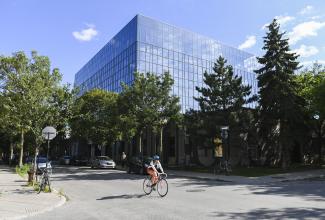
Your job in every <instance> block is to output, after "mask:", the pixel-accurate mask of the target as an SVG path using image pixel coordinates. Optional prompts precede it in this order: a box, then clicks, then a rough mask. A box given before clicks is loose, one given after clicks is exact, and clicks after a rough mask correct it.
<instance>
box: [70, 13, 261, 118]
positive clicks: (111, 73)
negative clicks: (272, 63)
mask: <svg viewBox="0 0 325 220" xmlns="http://www.w3.org/2000/svg"><path fill="white" fill-rule="evenodd" d="M219 56H223V57H225V58H226V59H227V61H228V64H230V65H232V66H233V67H234V73H235V74H236V75H239V76H242V78H243V83H244V84H249V85H251V86H252V94H257V80H256V75H255V73H254V72H253V70H254V69H256V68H257V65H258V64H257V61H256V58H255V56H254V55H253V54H250V53H247V52H244V51H241V50H238V49H236V48H234V47H230V46H227V45H224V44H222V43H220V42H218V41H216V40H214V39H211V38H209V37H206V36H202V35H200V34H197V33H193V32H191V31H188V30H185V29H182V28H179V27H175V26H172V25H170V24H166V23H163V22H160V21H157V20H154V19H152V18H148V17H145V16H142V15H137V16H135V17H134V18H133V19H132V20H131V21H130V22H129V23H128V24H127V25H126V26H125V27H124V28H123V29H122V30H121V31H120V32H119V33H118V34H117V35H116V36H114V37H113V39H111V40H110V41H109V42H108V43H107V44H106V45H105V46H104V47H103V48H102V49H101V50H100V51H99V52H98V53H97V54H96V55H95V56H94V57H93V58H92V59H91V60H90V61H89V62H88V63H87V64H86V65H85V66H84V67H82V69H81V70H80V71H79V72H78V73H77V74H76V76H75V86H78V87H79V88H80V94H82V93H84V92H85V91H88V90H91V89H93V88H101V89H105V90H108V91H114V92H120V91H121V89H122V88H121V83H122V82H124V83H126V84H128V85H130V84H132V81H133V74H134V72H135V71H138V72H143V73H144V72H151V73H155V74H158V75H160V74H162V73H164V72H166V71H168V72H169V73H170V74H171V75H172V77H173V79H174V86H173V90H172V93H173V94H175V95H177V96H179V97H180V102H181V103H180V104H181V106H182V112H185V111H186V110H188V109H190V108H193V109H198V108H199V106H198V103H197V102H196V101H195V100H194V99H193V96H194V97H197V96H198V95H199V94H198V93H197V91H196V90H195V87H196V86H199V87H202V86H203V73H204V72H205V71H207V72H208V73H212V72H213V70H212V68H213V65H214V62H215V61H216V59H217V58H218V57H219ZM255 105H256V103H252V104H250V106H248V107H254V106H255Z"/></svg>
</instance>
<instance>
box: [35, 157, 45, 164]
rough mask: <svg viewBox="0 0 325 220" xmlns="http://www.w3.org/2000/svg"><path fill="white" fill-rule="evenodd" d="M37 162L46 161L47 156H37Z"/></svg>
mask: <svg viewBox="0 0 325 220" xmlns="http://www.w3.org/2000/svg"><path fill="white" fill-rule="evenodd" d="M37 163H46V158H45V157H41V158H37Z"/></svg>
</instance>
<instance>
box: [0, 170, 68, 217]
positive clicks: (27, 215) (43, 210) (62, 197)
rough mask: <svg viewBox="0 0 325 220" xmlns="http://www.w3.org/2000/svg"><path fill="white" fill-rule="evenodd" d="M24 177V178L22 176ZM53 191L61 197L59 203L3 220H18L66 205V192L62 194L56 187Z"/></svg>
mask: <svg viewBox="0 0 325 220" xmlns="http://www.w3.org/2000/svg"><path fill="white" fill-rule="evenodd" d="M17 175H18V174H17ZM18 176H19V175H18ZM19 177H21V176H19ZM22 179H24V178H22ZM51 193H54V194H56V195H55V196H58V197H60V201H59V202H58V203H57V204H55V205H53V206H50V207H47V208H45V209H42V210H40V211H36V212H30V213H27V214H23V215H20V216H16V217H9V218H3V220H17V219H23V218H27V217H32V216H36V215H39V214H43V213H45V212H50V211H52V210H54V209H56V208H58V207H60V206H62V205H64V204H65V203H66V202H67V196H66V195H65V194H63V195H60V194H59V192H58V191H57V190H56V189H54V188H52V192H51ZM0 219H1V218H0Z"/></svg>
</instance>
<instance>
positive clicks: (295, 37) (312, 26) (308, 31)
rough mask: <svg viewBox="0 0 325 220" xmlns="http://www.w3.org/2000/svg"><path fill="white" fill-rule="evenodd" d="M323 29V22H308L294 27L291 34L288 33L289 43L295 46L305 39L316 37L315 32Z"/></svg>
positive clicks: (324, 23)
mask: <svg viewBox="0 0 325 220" xmlns="http://www.w3.org/2000/svg"><path fill="white" fill-rule="evenodd" d="M323 27H325V22H317V21H308V22H303V23H300V24H298V25H296V26H295V27H294V28H293V29H292V32H290V33H288V37H289V43H290V44H296V43H297V42H298V41H299V40H301V39H302V38H305V37H310V36H317V31H318V30H320V29H321V28H323Z"/></svg>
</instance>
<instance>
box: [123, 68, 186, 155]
mask: <svg viewBox="0 0 325 220" xmlns="http://www.w3.org/2000/svg"><path fill="white" fill-rule="evenodd" d="M134 78H135V79H134V82H133V84H132V85H131V86H126V85H123V91H122V92H121V94H120V104H121V105H120V106H121V111H120V113H121V118H122V124H125V125H129V126H130V127H129V129H126V130H133V133H137V134H138V136H139V145H138V146H139V149H138V152H139V153H142V140H141V137H142V133H143V131H144V130H145V129H153V130H154V131H156V132H157V131H159V133H160V144H159V150H158V153H159V154H162V151H163V144H162V136H163V127H164V126H165V125H166V124H167V123H168V122H169V121H170V120H178V119H180V113H179V112H180V106H179V99H178V97H176V96H174V95H170V92H171V88H172V85H173V83H174V81H173V79H172V78H171V76H170V75H169V73H164V74H163V75H162V76H158V75H156V74H154V73H146V74H143V73H135V77H134Z"/></svg>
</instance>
